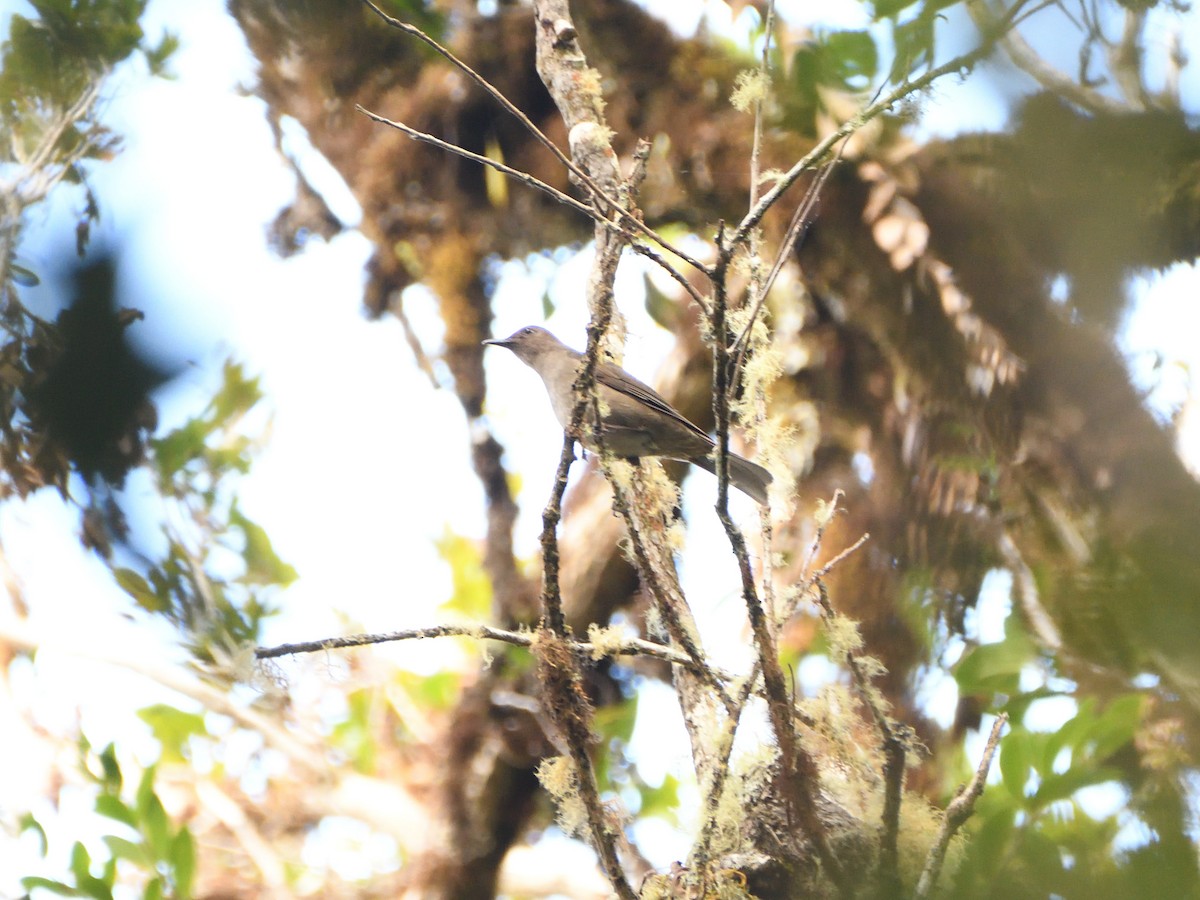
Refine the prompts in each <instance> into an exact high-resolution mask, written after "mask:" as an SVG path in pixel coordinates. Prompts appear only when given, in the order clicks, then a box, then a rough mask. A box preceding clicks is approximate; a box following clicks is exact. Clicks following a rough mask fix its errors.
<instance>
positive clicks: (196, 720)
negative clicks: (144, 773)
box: [138, 703, 208, 762]
mask: <svg viewBox="0 0 1200 900" xmlns="http://www.w3.org/2000/svg"><path fill="white" fill-rule="evenodd" d="M138 718H139V719H141V720H142V721H143V722H145V723H146V724H147V725H149V726H150V731H151V732H152V733H153V735H154V737H155V739H156V740H157V741H158V742H159V743H160V744H161V745H162V750H163V753H162V761H163V762H182V761H184V760H186V759H187V758H188V753H187V745H188V741H189V740H191V738H193V737H197V736H202V735H207V734H208V728H207V726H206V725H205V724H204V716H203V715H202V714H200V713H193V712H184V711H183V710H181V709H176V708H175V707H174V706H168V705H167V704H165V703H156V704H154V705H153V706H146V707H143V708H142V709H140V710H138Z"/></svg>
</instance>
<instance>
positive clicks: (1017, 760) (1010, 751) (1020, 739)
mask: <svg viewBox="0 0 1200 900" xmlns="http://www.w3.org/2000/svg"><path fill="white" fill-rule="evenodd" d="M1029 751H1030V734H1029V732H1028V731H1026V730H1025V729H1024V728H1013V729H1012V731H1010V732H1009V733H1008V734H1006V735H1005V736H1004V737H1003V738H1002V739H1001V741H1000V778H1001V780H1002V781H1003V783H1004V787H1005V788H1006V789H1007V790H1008V793H1009V794H1011V795H1012V796H1013V797H1014V798H1015V799H1017V800H1019V801H1020V802H1021V803H1022V804H1024V802H1025V785H1026V784H1028V783H1029V768H1030V765H1029V755H1030V753H1029Z"/></svg>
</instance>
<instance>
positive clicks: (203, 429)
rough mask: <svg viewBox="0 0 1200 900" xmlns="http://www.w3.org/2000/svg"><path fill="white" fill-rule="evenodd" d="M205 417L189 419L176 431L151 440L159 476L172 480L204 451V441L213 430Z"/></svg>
mask: <svg viewBox="0 0 1200 900" xmlns="http://www.w3.org/2000/svg"><path fill="white" fill-rule="evenodd" d="M213 428H214V426H213V424H212V423H211V422H208V421H205V420H204V419H198V418H197V419H189V420H188V421H187V422H185V423H184V424H183V425H181V426H179V427H178V428H176V429H175V430H174V431H171V432H168V433H167V434H165V435H164V436H163V437H161V438H157V439H155V440H152V441H151V442H150V446H151V447H152V448H153V449H154V463H155V466H156V467H157V468H158V474H159V477H160V478H162V479H163V480H170V478H171V477H172V476H174V475H175V474H176V473H178V472H179V471H180V470H181V469H183V467H184V466H186V465H187V464H188V463H190V462H191V461H192V460H193V459H197V458H198V457H200V456H201V454H203V453H204V442H205V441H206V440H207V439H208V436H209V435H210V434H211V433H212V431H213Z"/></svg>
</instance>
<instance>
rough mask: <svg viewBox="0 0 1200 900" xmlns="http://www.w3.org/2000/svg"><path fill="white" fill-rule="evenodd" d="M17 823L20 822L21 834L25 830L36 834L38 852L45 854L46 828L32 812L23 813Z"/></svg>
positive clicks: (46, 845)
mask: <svg viewBox="0 0 1200 900" xmlns="http://www.w3.org/2000/svg"><path fill="white" fill-rule="evenodd" d="M19 823H20V833H21V834H24V833H25V832H27V831H32V832H33V833H34V834H36V835H37V837H38V852H39V853H40V854H41V855H42V856H45V855H46V849H47V847H48V844H47V842H46V829H45V828H43V827H42V823H41V822H39V821H38V820H37V819H36V818H35V817H34V815H33V813H25V814H24V815H22V816H21V818H20V820H19Z"/></svg>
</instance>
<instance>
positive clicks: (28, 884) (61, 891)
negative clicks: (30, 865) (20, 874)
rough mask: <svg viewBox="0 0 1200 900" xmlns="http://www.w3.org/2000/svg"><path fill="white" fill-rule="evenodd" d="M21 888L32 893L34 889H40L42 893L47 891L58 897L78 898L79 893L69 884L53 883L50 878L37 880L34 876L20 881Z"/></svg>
mask: <svg viewBox="0 0 1200 900" xmlns="http://www.w3.org/2000/svg"><path fill="white" fill-rule="evenodd" d="M21 887H23V888H25V890H27V891H31V892H32V891H33V889H34V888H41V889H42V890H43V891H49V892H50V893H52V894H58V896H60V897H78V896H80V893H79V891H77V890H76V889H75V888H73V887H71V886H70V885H69V884H63V883H62V882H61V881H54V880H53V879H51V878H39V877H37V876H36V875H29V876H26V877H25V878H22V879H21Z"/></svg>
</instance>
